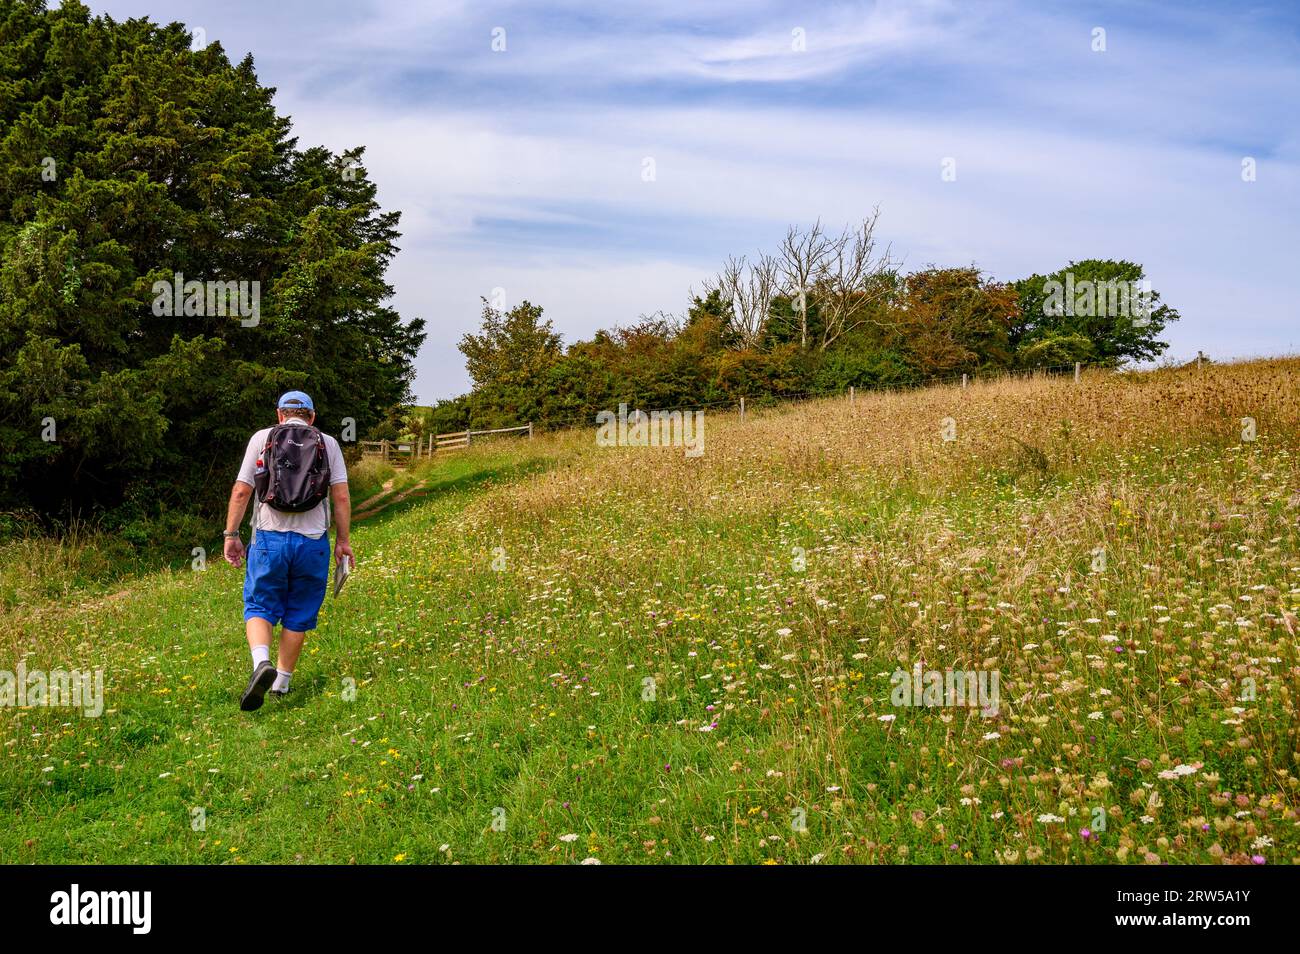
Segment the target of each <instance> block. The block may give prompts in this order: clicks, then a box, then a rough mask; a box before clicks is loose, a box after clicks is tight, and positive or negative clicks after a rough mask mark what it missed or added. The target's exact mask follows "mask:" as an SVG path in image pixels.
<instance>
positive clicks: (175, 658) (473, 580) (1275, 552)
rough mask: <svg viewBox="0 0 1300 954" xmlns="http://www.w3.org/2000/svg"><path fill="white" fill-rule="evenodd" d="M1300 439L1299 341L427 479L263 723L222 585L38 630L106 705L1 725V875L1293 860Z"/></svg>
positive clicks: (490, 457)
mask: <svg viewBox="0 0 1300 954" xmlns="http://www.w3.org/2000/svg"><path fill="white" fill-rule="evenodd" d="M1244 418H1248V419H1250V421H1251V423H1249V424H1247V423H1243V419H1244ZM1243 434H1244V436H1245V438H1246V439H1243ZM945 437H951V438H953V439H951V440H946V439H945ZM1298 445H1300V361H1297V360H1290V359H1288V360H1275V361H1264V362H1254V363H1246V364H1240V365H1231V366H1222V367H1207V368H1206V369H1204V370H1203V371H1199V372H1198V371H1195V370H1180V371H1172V370H1171V371H1162V372H1155V373H1151V374H1143V375H1109V374H1101V373H1096V374H1087V375H1085V376H1084V378H1083V380H1082V381H1081V382H1079V383H1074V382H1072V381H1070V380H1068V379H1048V380H1034V381H1004V382H998V383H989V384H976V385H973V386H972V387H970V388H969V389H966V390H962V389H959V388H936V389H931V390H927V391H922V392H917V393H911V394H897V395H890V394H879V395H858V397H857V400H856V402H855V404H854V405H853V406H852V407H850V406H849V404H848V403H847V402H845V401H842V400H836V401H824V402H816V403H812V404H808V405H803V406H800V407H796V408H790V409H784V410H773V411H768V412H762V413H755V412H753V411H752V410H751V411H750V413H749V414H748V416H747V418H746V420H745V421H744V422H743V423H742V422H740V421H739V420H738V419H737V418H736V417H735V416H734V415H710V416H708V418H707V420H706V441H705V453H704V454H703V456H701V457H698V458H687V457H686V456H685V454H684V453H683V452H682V450H681V449H680V448H675V449H674V448H651V447H618V448H603V447H597V446H596V444H595V441H594V440H593V435H592V430H590V429H588V430H583V431H580V432H574V433H570V434H564V435H558V436H553V437H549V438H539V439H537V440H535V441H533V442H531V443H529V444H518V445H504V444H503V445H497V446H495V447H492V448H485V449H480V450H474V451H472V452H469V453H466V454H463V455H459V456H457V457H455V458H452V459H449V460H446V461H439V462H438V463H437V464H436V466H435V467H434V468H433V469H432V470H431V471H430V473H429V475H428V482H427V483H426V485H425V487H424V488H422V489H423V490H424V491H426V493H425V494H424V495H423V496H420V497H418V498H411V499H409V500H407V501H405V502H404V503H403V504H401V505H400V506H398V507H395V508H394V509H393V510H391V511H387V512H385V513H383V514H380V515H379V516H377V517H375V518H374V519H373V520H370V521H367V522H365V523H363V524H362V525H361V526H359V527H358V529H357V531H356V532H355V534H354V536H355V545H356V550H357V554H358V560H359V561H360V562H359V566H358V572H357V574H356V575H355V576H354V578H353V580H352V581H351V582H350V583H349V584H348V589H347V590H346V591H345V592H344V594H343V595H342V597H341V598H340V599H339V600H338V601H337V603H335V602H332V601H330V600H328V599H327V602H326V608H325V612H324V615H323V617H322V625H321V628H320V630H318V632H317V633H316V634H315V635H314V636H313V638H312V639H311V640H310V641H309V643H308V648H307V650H306V651H305V652H304V655H303V660H302V663H301V665H300V668H299V670H298V673H297V675H296V676H295V687H296V688H295V692H294V693H293V695H292V696H291V697H290V699H289V700H288V701H286V702H284V703H280V704H275V703H274V702H270V703H268V705H267V706H266V707H265V708H264V709H263V710H262V711H261V712H259V713H257V714H255V715H253V716H249V715H246V714H242V713H240V712H239V711H238V708H237V705H236V700H237V696H238V692H239V690H240V689H241V688H242V685H243V681H244V679H245V678H246V673H247V667H248V654H247V650H246V647H245V645H244V642H243V636H242V623H241V612H240V610H241V604H240V574H239V573H238V572H237V571H234V570H231V569H230V568H228V567H225V566H224V565H222V566H210V568H209V569H208V570H207V571H205V572H202V573H198V572H195V573H180V574H174V573H172V574H159V575H157V576H154V577H151V578H149V579H147V580H144V581H142V582H141V583H139V584H138V585H136V586H133V587H132V588H131V589H129V590H127V591H125V592H124V593H122V594H120V596H119V598H116V599H112V600H107V601H98V602H96V603H95V604H93V605H89V606H75V605H48V606H27V607H23V608H21V609H19V610H16V611H14V612H13V613H11V614H9V617H8V618H7V619H6V620H5V624H6V625H5V636H4V637H3V643H0V646H3V650H2V653H3V656H2V658H0V666H4V667H8V668H10V669H13V668H14V666H15V665H16V663H17V660H18V658H19V656H21V655H23V654H26V659H25V664H26V666H27V667H28V668H29V669H32V668H38V667H39V668H45V669H52V668H55V667H58V666H62V667H64V668H68V667H74V666H76V667H82V668H91V669H93V668H103V669H104V671H105V682H106V686H107V688H106V704H107V707H108V708H107V711H106V712H105V714H104V715H103V716H102V717H101V718H85V717H83V716H82V715H80V714H78V713H73V712H69V711H67V710H45V709H5V710H0V733H3V750H4V753H5V757H4V759H3V760H2V761H0V802H2V804H3V809H4V811H5V813H6V816H7V819H8V821H7V824H6V825H4V826H3V827H0V853H2V856H3V860H5V861H8V862H30V861H42V862H54V861H102V862H112V861H117V862H122V861H132V862H144V861H149V862H293V861H302V862H347V861H356V862H391V861H405V862H438V861H460V862H493V861H495V862H503V861H504V862H569V863H572V862H578V861H582V860H584V859H590V858H594V859H598V860H601V861H604V862H607V863H608V862H654V863H661V862H670V863H671V862H738V863H753V862H778V863H802V862H810V861H820V862H824V863H830V862H854V861H856V862H863V861H875V862H889V863H898V862H952V863H962V862H984V863H989V862H995V861H998V862H1004V863H1011V862H1020V863H1024V862H1033V861H1040V862H1049V861H1050V862H1075V863H1084V862H1086V863H1114V862H1143V861H1148V862H1152V861H1157V860H1159V861H1168V862H1174V863H1178V862H1213V861H1216V860H1221V861H1225V862H1238V863H1250V862H1252V861H1253V862H1254V863H1262V862H1268V863H1289V862H1292V861H1294V860H1297V858H1300V830H1298V829H1297V824H1296V821H1297V819H1296V808H1297V799H1298V793H1297V781H1296V773H1297V771H1300V766H1298V765H1297V752H1296V750H1297V748H1300V746H1298V745H1297V737H1296V722H1295V719H1296V715H1295V710H1296V697H1295V692H1296V678H1297V675H1300V663H1298V661H1297V652H1296V635H1295V631H1296V622H1295V616H1294V614H1295V612H1296V609H1297V605H1300V553H1298V552H1297V521H1298V519H1300V475H1298V474H1297V469H1296V461H1297V453H1300V446H1298ZM918 667H919V673H920V674H921V676H922V677H924V675H925V674H928V673H931V672H938V673H940V674H942V673H944V672H945V670H949V669H951V670H957V671H963V672H965V671H970V672H974V673H977V674H979V675H980V676H981V677H983V678H985V679H986V681H991V680H992V679H993V677H996V686H997V690H998V695H997V698H996V700H995V701H996V705H994V706H987V705H986V706H983V707H982V708H983V709H984V710H992V709H994V708H995V709H996V712H993V711H981V707H975V708H971V707H963V706H954V705H946V704H945V705H932V706H930V705H900V704H898V702H899V699H898V693H897V691H896V687H897V685H898V684H899V683H900V682H902V681H903V680H900V679H899V678H898V677H896V676H895V675H894V674H895V673H897V672H903V673H906V674H907V679H906V682H907V683H908V685H909V686H910V684H911V676H912V674H913V673H914V672H917V671H918ZM916 701H922V700H916ZM983 701H987V700H983ZM196 819H201V820H202V824H201V825H200V824H199V822H198V821H196Z"/></svg>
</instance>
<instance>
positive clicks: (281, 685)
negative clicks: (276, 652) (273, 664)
mask: <svg viewBox="0 0 1300 954" xmlns="http://www.w3.org/2000/svg"><path fill="white" fill-rule="evenodd" d="M292 675H293V673H291V672H285V671H284V670H283V669H280V668H278V667H277V668H276V670H275V682H273V683H271V691H272V692H288V691H289V677H290V676H292Z"/></svg>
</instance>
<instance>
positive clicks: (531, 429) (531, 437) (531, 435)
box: [528, 421, 533, 441]
mask: <svg viewBox="0 0 1300 954" xmlns="http://www.w3.org/2000/svg"><path fill="white" fill-rule="evenodd" d="M528 439H529V440H530V441H531V440H532V439H533V422H532V421H529V422H528Z"/></svg>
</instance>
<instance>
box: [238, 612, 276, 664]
mask: <svg viewBox="0 0 1300 954" xmlns="http://www.w3.org/2000/svg"><path fill="white" fill-rule="evenodd" d="M244 631H245V632H246V633H247V634H248V648H249V649H250V650H252V649H254V648H255V647H257V646H266V647H267V652H268V655H269V652H270V646H271V624H270V623H268V622H267V621H266V620H264V619H262V617H260V616H250V617H249V618H248V619H247V620H246V621H245V622H244Z"/></svg>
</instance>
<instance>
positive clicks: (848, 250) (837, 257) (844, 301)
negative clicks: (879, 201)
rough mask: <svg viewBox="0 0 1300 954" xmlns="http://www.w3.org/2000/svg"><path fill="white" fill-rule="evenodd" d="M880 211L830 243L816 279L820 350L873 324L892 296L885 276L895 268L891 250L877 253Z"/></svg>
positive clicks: (873, 211)
mask: <svg viewBox="0 0 1300 954" xmlns="http://www.w3.org/2000/svg"><path fill="white" fill-rule="evenodd" d="M879 218H880V209H879V208H876V209H873V210H872V213H871V215H870V217H868V218H866V219H864V220H863V222H862V225H861V226H859V227H858V228H847V229H845V230H844V232H843V233H842V234H841V235H839V236H838V237H836V238H833V239H830V240H828V243H827V244H828V249H827V252H826V254H825V256H824V259H823V262H822V268H821V269H820V271H819V272H818V274H817V276H816V281H815V286H816V288H817V293H818V308H819V314H820V316H821V319H822V334H821V342H820V345H819V349H820V350H822V351H825V350H826V349H827V348H828V347H830V345H831V344H833V343H834V342H835V341H836V340H837V339H839V338H841V337H843V336H844V335H846V334H848V333H849V332H851V331H853V330H855V329H856V328H859V327H861V326H862V325H864V324H866V323H867V322H869V321H872V320H873V319H872V317H871V315H872V312H873V311H875V310H876V306H878V305H879V304H880V303H881V302H882V301H884V300H886V299H887V298H888V296H889V295H890V293H891V287H890V283H889V282H887V281H884V280H883V279H884V277H885V276H886V275H887V274H888V273H889V272H890V271H891V270H892V269H893V268H894V262H893V259H892V257H891V249H890V247H889V246H886V247H885V248H884V250H883V251H881V252H879V254H877V249H876V234H875V233H876V221H877V220H878V219H879Z"/></svg>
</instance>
